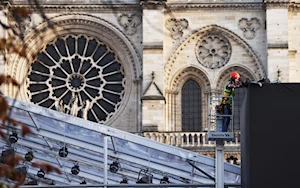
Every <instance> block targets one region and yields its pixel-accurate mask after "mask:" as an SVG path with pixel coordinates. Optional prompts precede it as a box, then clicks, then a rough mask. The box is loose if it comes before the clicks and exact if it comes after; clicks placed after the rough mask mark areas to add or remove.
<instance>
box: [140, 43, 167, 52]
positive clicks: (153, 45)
mask: <svg viewBox="0 0 300 188" xmlns="http://www.w3.org/2000/svg"><path fill="white" fill-rule="evenodd" d="M153 49H161V50H162V49H163V43H162V42H152V43H144V50H153Z"/></svg>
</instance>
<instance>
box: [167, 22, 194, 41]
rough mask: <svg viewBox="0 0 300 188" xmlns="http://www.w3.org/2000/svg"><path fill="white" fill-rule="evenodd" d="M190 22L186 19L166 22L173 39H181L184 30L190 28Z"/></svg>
mask: <svg viewBox="0 0 300 188" xmlns="http://www.w3.org/2000/svg"><path fill="white" fill-rule="evenodd" d="M188 26H189V22H188V21H187V20H186V19H184V18H183V19H175V18H170V19H168V20H167V21H166V28H167V29H168V30H169V31H170V32H171V37H172V39H175V40H177V39H180V38H181V37H182V35H183V30H184V29H186V28H188Z"/></svg>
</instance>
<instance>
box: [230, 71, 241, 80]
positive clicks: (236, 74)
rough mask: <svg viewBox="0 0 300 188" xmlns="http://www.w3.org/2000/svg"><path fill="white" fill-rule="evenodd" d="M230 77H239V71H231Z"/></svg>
mask: <svg viewBox="0 0 300 188" xmlns="http://www.w3.org/2000/svg"><path fill="white" fill-rule="evenodd" d="M230 78H234V79H239V78H240V75H239V73H237V72H232V73H231V74H230Z"/></svg>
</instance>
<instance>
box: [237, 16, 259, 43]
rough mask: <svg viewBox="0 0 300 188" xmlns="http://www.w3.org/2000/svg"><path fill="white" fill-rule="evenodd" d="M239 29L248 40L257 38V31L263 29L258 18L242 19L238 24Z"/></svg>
mask: <svg viewBox="0 0 300 188" xmlns="http://www.w3.org/2000/svg"><path fill="white" fill-rule="evenodd" d="M238 27H239V29H240V30H242V31H243V33H244V34H243V35H244V37H245V38H246V39H248V40H251V39H254V38H255V36H256V31H257V30H258V29H259V28H260V27H261V23H260V21H259V19H258V18H251V19H250V20H248V18H241V19H240V20H239V23H238Z"/></svg>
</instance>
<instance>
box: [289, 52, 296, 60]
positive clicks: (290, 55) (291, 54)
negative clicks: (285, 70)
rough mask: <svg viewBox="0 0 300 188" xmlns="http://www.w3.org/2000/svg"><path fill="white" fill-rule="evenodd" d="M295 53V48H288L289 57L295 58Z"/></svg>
mask: <svg viewBox="0 0 300 188" xmlns="http://www.w3.org/2000/svg"><path fill="white" fill-rule="evenodd" d="M296 53H297V50H289V57H290V58H295V55H296Z"/></svg>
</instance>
